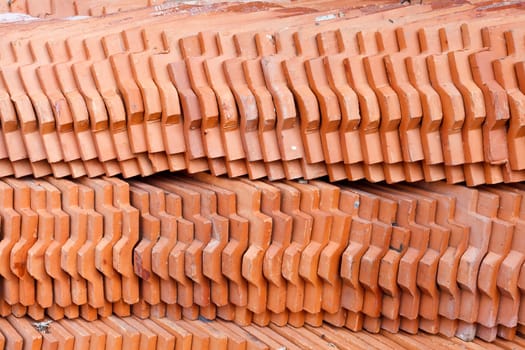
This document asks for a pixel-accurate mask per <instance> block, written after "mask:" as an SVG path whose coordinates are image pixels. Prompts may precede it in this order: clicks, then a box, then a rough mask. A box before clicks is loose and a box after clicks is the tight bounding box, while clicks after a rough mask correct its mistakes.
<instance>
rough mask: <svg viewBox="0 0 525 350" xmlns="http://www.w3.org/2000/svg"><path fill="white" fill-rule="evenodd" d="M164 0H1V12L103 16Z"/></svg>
mask: <svg viewBox="0 0 525 350" xmlns="http://www.w3.org/2000/svg"><path fill="white" fill-rule="evenodd" d="M164 2H165V1H164V0H5V1H1V2H0V12H1V13H8V12H10V13H16V14H27V15H30V16H32V17H38V18H62V17H74V16H102V15H108V14H112V13H116V12H121V11H129V10H133V9H138V8H145V7H148V6H154V5H159V4H162V3H164ZM25 19H27V18H25Z"/></svg>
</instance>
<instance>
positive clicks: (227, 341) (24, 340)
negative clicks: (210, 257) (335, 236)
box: [0, 316, 525, 350]
mask: <svg viewBox="0 0 525 350" xmlns="http://www.w3.org/2000/svg"><path fill="white" fill-rule="evenodd" d="M0 326H1V327H2V328H1V329H0V331H1V333H0V346H2V348H4V347H5V348H9V349H46V350H47V349H57V348H58V349H112V350H121V349H122V350H127V349H148V350H156V349H158V350H196V349H198V350H208V349H209V350H214V349H220V350H226V349H231V350H244V349H254V350H269V349H276V350H282V349H288V350H303V349H320V350H335V349H341V350H346V349H352V350H361V349H363V350H369V349H374V350H375V349H378V350H382V349H385V348H388V349H392V350H406V349H410V350H419V349H454V348H458V349H459V348H461V349H469V350H470V349H472V350H483V349H487V348H488V349H492V350H499V349H501V350H510V349H522V348H524V346H525V341H524V340H523V339H521V338H516V339H515V340H514V341H512V342H510V341H506V340H502V339H498V340H497V341H495V342H493V343H486V342H483V341H480V340H478V339H476V340H475V341H474V342H472V343H466V344H465V343H463V342H461V341H460V340H459V339H445V338H442V337H439V336H432V335H427V334H423V333H422V334H418V335H417V336H407V335H402V334H399V335H392V334H389V333H387V332H382V334H367V333H364V332H361V333H353V332H350V331H348V330H345V329H341V328H334V327H332V326H330V325H323V326H321V327H310V326H306V327H302V328H293V327H290V326H286V327H279V326H275V325H270V327H259V326H257V325H250V326H242V327H241V326H238V325H235V324H233V323H230V322H224V321H214V322H206V321H201V320H195V321H192V320H171V319H167V318H160V319H147V320H141V319H138V318H136V317H125V318H119V317H115V316H111V317H108V318H105V319H102V320H97V321H93V322H86V321H83V320H81V319H79V320H60V321H58V322H48V321H44V322H39V323H37V322H31V321H30V320H28V319H25V318H15V317H8V318H7V319H5V320H4V319H0Z"/></svg>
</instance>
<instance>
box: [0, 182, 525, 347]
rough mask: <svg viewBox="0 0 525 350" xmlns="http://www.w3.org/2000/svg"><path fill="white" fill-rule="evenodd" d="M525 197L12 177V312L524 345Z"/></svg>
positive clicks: (7, 305)
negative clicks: (520, 336) (326, 327)
mask: <svg viewBox="0 0 525 350" xmlns="http://www.w3.org/2000/svg"><path fill="white" fill-rule="evenodd" d="M524 196H525V185H522V184H516V185H513V186H512V187H510V186H508V185H497V186H492V187H488V186H487V187H479V188H477V189H471V188H467V187H464V186H459V185H448V184H444V183H433V184H426V183H419V184H417V185H373V184H368V183H345V184H338V185H334V184H329V183H327V182H324V181H309V182H308V183H306V182H304V181H303V182H297V181H286V182H281V181H275V182H268V181H254V180H248V179H227V178H220V177H214V176H212V175H208V174H197V175H194V176H192V177H174V176H169V177H159V176H153V177H149V178H148V179H145V180H143V181H138V180H129V181H123V180H119V179H116V178H112V177H104V178H99V179H88V178H83V179H81V180H76V181H75V182H72V181H70V180H65V179H56V178H52V177H49V178H46V179H43V180H31V179H23V180H20V179H14V178H6V179H4V180H2V181H0V203H2V206H1V207H0V216H1V219H2V231H3V232H2V233H3V238H2V240H1V241H0V257H1V259H2V261H1V262H0V275H1V276H2V279H3V284H2V296H3V298H2V301H1V305H0V314H1V315H3V316H8V315H10V314H13V315H15V316H24V315H26V314H27V315H29V316H30V317H31V318H33V319H35V320H43V319H44V318H45V317H49V318H51V319H54V320H59V319H62V318H64V317H66V318H77V317H81V318H83V319H85V320H95V319H97V318H98V317H102V318H105V317H108V316H111V315H112V314H114V315H117V316H119V317H125V316H129V315H134V316H135V317H138V318H140V319H146V318H149V317H154V318H157V317H165V316H166V317H168V318H170V319H180V318H181V317H184V318H185V319H190V320H195V319H198V318H199V317H203V318H205V319H208V320H212V319H215V318H220V319H223V320H229V321H234V322H235V323H237V324H239V325H242V326H246V325H250V324H251V323H254V324H257V325H259V326H267V325H269V324H273V325H277V326H284V325H287V324H288V325H291V326H293V327H302V326H304V325H310V326H312V327H318V326H321V325H322V324H323V323H328V324H331V325H333V326H335V327H345V328H348V329H350V330H354V331H359V330H362V329H365V330H367V331H369V332H372V333H377V332H379V331H380V330H381V329H383V330H386V331H388V332H392V333H396V332H398V331H400V330H402V331H405V332H408V333H412V334H416V333H417V332H418V331H419V330H423V331H425V332H427V333H431V334H437V333H439V334H442V335H446V336H448V337H451V336H457V337H459V338H461V339H464V340H472V339H473V338H474V337H475V336H478V337H479V338H481V339H483V340H486V341H493V340H495V339H496V337H497V336H498V335H499V336H500V337H502V338H504V339H509V340H512V339H514V337H515V335H516V332H517V331H521V328H520V327H522V326H523V325H525V312H524V310H525V308H524V307H525V304H524V303H523V296H524V295H525V283H524V282H523V281H525V279H524V278H523V277H524V274H523V268H522V267H523V266H524V262H525V249H524V247H523V246H524V244H525V237H523V234H524V233H525V202H523V201H522V200H523V198H524ZM0 332H1V327H0Z"/></svg>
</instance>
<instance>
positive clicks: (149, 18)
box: [0, 1, 525, 185]
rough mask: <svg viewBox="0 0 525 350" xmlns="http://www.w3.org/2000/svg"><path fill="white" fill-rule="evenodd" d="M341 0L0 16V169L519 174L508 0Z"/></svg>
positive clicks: (520, 86)
mask: <svg viewBox="0 0 525 350" xmlns="http://www.w3.org/2000/svg"><path fill="white" fill-rule="evenodd" d="M314 3H315V4H316V6H313V5H312V6H310V4H314ZM335 3H336V2H332V1H329V2H327V3H326V4H325V5H323V4H322V2H315V1H310V2H304V3H292V4H288V5H287V6H284V5H279V4H264V3H262V4H261V3H256V4H251V3H248V4H241V5H239V4H219V5H207V6H197V5H184V4H180V5H179V4H178V3H176V2H171V3H166V4H164V5H157V6H155V7H150V8H146V9H141V10H135V11H128V12H123V13H119V14H114V15H111V16H105V17H102V18H89V19H84V20H78V21H64V20H52V21H33V22H31V23H22V24H17V23H9V24H4V25H3V26H2V27H0V28H2V29H1V30H2V33H3V34H4V35H3V40H2V44H1V45H2V48H1V52H2V55H1V57H0V65H1V67H2V69H1V72H0V73H1V74H0V75H1V77H0V78H1V79H0V102H1V103H0V107H1V108H0V119H1V124H2V129H1V136H2V137H1V138H0V141H2V142H1V143H0V164H1V168H0V175H14V176H16V177H21V176H24V175H31V174H32V175H33V176H35V177H41V176H44V175H48V174H52V175H53V176H55V177H58V178H60V177H64V176H69V175H70V176H73V177H80V176H84V175H87V176H89V177H94V176H98V175H102V174H105V175H108V176H112V175H116V174H122V176H124V177H132V176H135V175H142V176H146V175H151V174H153V173H156V172H160V171H164V170H170V171H178V170H187V171H188V172H189V173H197V172H202V171H207V170H209V171H211V173H213V174H214V175H221V174H227V175H229V176H230V177H237V176H242V175H247V176H249V177H250V178H251V179H258V178H264V177H266V178H269V179H271V180H277V179H284V178H286V179H296V178H306V179H314V178H319V177H322V176H325V175H328V176H329V178H330V180H342V179H350V180H358V179H362V178H365V179H367V180H369V181H371V182H378V181H382V180H386V181H387V182H389V183H396V182H400V181H404V180H406V181H410V182H413V181H418V180H425V181H436V180H446V181H448V182H449V183H458V182H462V181H466V183H467V184H469V185H477V184H483V183H499V182H515V181H521V180H523V179H525V155H524V154H523V153H521V152H519V150H520V149H521V148H523V145H524V143H525V136H523V119H524V118H523V114H524V113H525V112H524V110H523V103H524V94H523V93H524V92H525V83H524V79H525V73H524V72H525V68H524V67H525V66H524V64H523V59H524V54H523V53H524V47H525V44H524V39H523V38H524V35H525V34H524V31H523V19H524V18H525V17H524V14H525V12H523V10H522V7H521V6H522V5H521V4H520V3H512V2H510V3H508V2H505V3H503V5H504V6H502V5H501V4H500V5H498V4H497V3H496V4H470V3H464V4H462V5H454V6H452V5H450V6H444V7H441V8H436V7H435V6H434V7H433V6H432V5H419V6H401V5H394V4H383V3H382V2H379V5H374V6H372V5H370V6H364V5H365V4H366V3H367V2H366V1H364V2H362V3H360V2H357V5H359V4H360V5H362V6H364V7H340V8H338V9H337V10H333V8H334V6H335ZM339 5H341V4H339ZM323 6H324V7H323ZM232 14H234V15H232Z"/></svg>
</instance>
